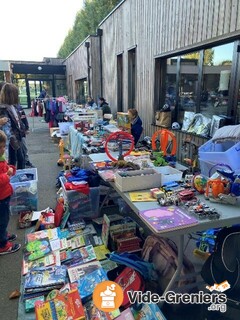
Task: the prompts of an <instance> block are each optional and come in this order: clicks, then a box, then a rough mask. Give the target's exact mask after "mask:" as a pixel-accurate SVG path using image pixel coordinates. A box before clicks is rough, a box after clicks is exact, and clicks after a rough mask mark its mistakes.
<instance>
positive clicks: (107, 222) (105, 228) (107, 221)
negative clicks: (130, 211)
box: [101, 214, 123, 248]
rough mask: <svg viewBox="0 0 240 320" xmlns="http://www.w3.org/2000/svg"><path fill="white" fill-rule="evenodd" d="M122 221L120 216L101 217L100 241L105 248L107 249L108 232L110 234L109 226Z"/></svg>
mask: <svg viewBox="0 0 240 320" xmlns="http://www.w3.org/2000/svg"><path fill="white" fill-rule="evenodd" d="M122 219H123V216H120V215H119V214H112V215H106V214H104V216H103V225H102V235H101V236H102V241H103V243H104V244H105V247H106V248H107V247H108V238H109V232H110V226H111V225H112V224H113V223H115V224H116V223H117V222H119V223H120V221H121V220H122Z"/></svg>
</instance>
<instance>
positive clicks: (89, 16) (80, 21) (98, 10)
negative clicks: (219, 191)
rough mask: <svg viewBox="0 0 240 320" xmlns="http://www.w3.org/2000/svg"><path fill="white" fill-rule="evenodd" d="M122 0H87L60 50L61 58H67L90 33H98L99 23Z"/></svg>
mask: <svg viewBox="0 0 240 320" xmlns="http://www.w3.org/2000/svg"><path fill="white" fill-rule="evenodd" d="M119 2H120V0H86V1H85V3H84V7H83V9H81V10H80V11H78V12H77V14H76V18H75V22H74V25H73V28H72V29H71V30H70V31H69V32H68V34H67V36H66V38H65V39H64V42H63V44H62V45H61V47H60V49H59V51H58V57H59V58H66V57H67V56H68V55H69V54H70V53H71V52H72V51H73V50H74V49H75V48H76V47H77V46H78V45H79V44H80V43H81V42H82V41H83V40H84V39H85V38H86V37H87V36H88V35H90V34H96V29H97V26H98V25H99V23H100V22H101V21H102V20H103V19H104V18H105V17H106V16H107V15H108V14H109V12H111V11H112V9H113V8H114V7H115V6H116V5H117V4H118V3H119Z"/></svg>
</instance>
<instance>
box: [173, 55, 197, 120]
mask: <svg viewBox="0 0 240 320" xmlns="http://www.w3.org/2000/svg"><path fill="white" fill-rule="evenodd" d="M199 57H200V52H193V53H189V54H185V55H182V56H181V58H180V78H179V114H178V115H179V121H180V122H182V119H183V116H184V111H194V112H195V111H196V107H197V94H198V73H199V72H198V71H199Z"/></svg>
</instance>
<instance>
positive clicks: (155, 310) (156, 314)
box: [131, 303, 166, 320]
mask: <svg viewBox="0 0 240 320" xmlns="http://www.w3.org/2000/svg"><path fill="white" fill-rule="evenodd" d="M131 310H132V313H133V317H134V319H135V320H166V318H165V317H164V315H163V313H162V311H161V310H160V309H159V307H158V305H157V304H156V303H152V304H150V303H149V304H147V303H144V304H143V305H142V308H141V309H140V310H135V309H133V308H131Z"/></svg>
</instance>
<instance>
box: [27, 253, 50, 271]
mask: <svg viewBox="0 0 240 320" xmlns="http://www.w3.org/2000/svg"><path fill="white" fill-rule="evenodd" d="M53 264H55V256H54V254H49V255H47V256H46V257H43V258H40V259H37V260H34V261H29V262H27V261H26V260H25V259H23V266H22V274H23V275H25V274H27V273H28V271H29V270H31V269H33V268H40V267H48V266H51V265H53Z"/></svg>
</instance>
